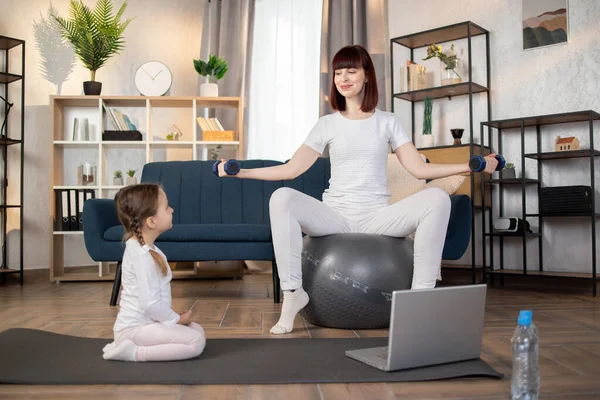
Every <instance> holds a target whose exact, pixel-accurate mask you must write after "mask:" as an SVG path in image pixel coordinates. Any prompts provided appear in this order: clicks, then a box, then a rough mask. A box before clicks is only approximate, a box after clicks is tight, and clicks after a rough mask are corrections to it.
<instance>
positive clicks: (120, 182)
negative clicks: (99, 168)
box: [113, 178, 123, 186]
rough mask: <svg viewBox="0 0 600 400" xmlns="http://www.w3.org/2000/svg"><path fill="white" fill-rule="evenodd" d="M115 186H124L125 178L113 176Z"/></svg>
mask: <svg viewBox="0 0 600 400" xmlns="http://www.w3.org/2000/svg"><path fill="white" fill-rule="evenodd" d="M113 185H114V186H123V178H113Z"/></svg>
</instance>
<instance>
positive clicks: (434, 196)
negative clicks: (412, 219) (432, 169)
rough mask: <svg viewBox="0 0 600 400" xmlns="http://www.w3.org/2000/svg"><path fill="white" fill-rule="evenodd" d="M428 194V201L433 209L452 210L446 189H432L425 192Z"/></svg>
mask: <svg viewBox="0 0 600 400" xmlns="http://www.w3.org/2000/svg"><path fill="white" fill-rule="evenodd" d="M423 192H424V193H427V201H428V202H429V204H430V205H431V206H432V207H433V208H436V209H437V208H441V209H447V210H448V211H449V210H450V196H449V195H448V193H446V191H445V190H444V189H440V188H437V187H432V188H428V189H425V190H423Z"/></svg>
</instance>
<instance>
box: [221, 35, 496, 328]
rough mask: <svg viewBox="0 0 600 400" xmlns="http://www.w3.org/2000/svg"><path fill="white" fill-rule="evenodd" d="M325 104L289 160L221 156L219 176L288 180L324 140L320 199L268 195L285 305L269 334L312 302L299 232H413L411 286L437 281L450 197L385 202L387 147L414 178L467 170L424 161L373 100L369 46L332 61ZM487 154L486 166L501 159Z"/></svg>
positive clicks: (490, 168) (427, 193)
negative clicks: (228, 164) (325, 170)
mask: <svg viewBox="0 0 600 400" xmlns="http://www.w3.org/2000/svg"><path fill="white" fill-rule="evenodd" d="M332 70H333V71H334V72H335V73H334V76H333V78H332V85H331V93H330V100H329V101H330V104H331V107H332V108H333V109H334V110H337V111H336V112H335V113H332V114H329V115H326V116H323V117H321V118H320V119H319V121H318V122H317V123H316V125H315V126H314V127H313V129H312V131H311V132H310V134H309V135H308V138H307V139H306V141H305V142H304V144H303V145H302V146H301V147H300V148H299V149H298V150H297V151H296V153H295V154H294V155H293V157H292V158H291V159H290V161H289V162H288V163H286V164H283V165H278V166H274V167H265V168H256V169H242V170H241V171H239V173H238V174H237V175H227V174H226V173H225V171H224V163H225V161H226V160H222V161H223V162H221V163H220V164H219V176H221V177H230V176H231V177H237V178H241V179H260V180H286V179H294V178H296V177H297V176H299V175H301V174H302V173H304V172H305V171H306V170H307V169H308V168H310V166H311V165H313V163H314V162H315V161H316V160H317V158H318V157H319V156H320V155H321V154H322V153H323V151H324V149H325V147H326V146H329V154H330V161H331V179H330V182H329V189H327V190H325V193H324V194H323V201H322V202H321V201H319V200H316V199H315V198H313V197H311V196H308V195H306V194H303V193H301V192H298V191H296V190H294V189H290V188H280V189H278V190H276V191H275V192H274V193H273V195H272V197H271V199H270V203H269V206H270V219H271V229H272V235H273V246H274V248H275V259H276V261H277V266H278V271H279V277H280V280H281V289H282V290H283V306H282V312H281V317H280V319H279V321H278V322H277V324H276V325H275V326H273V327H272V328H271V333H273V334H286V333H290V332H292V330H293V324H294V319H295V317H296V314H297V313H298V312H299V311H300V310H301V309H302V308H304V306H306V304H307V303H308V301H309V298H308V294H307V293H306V292H305V291H304V290H303V289H302V268H301V261H302V259H301V255H302V232H304V233H306V234H307V235H309V236H324V235H331V234H335V233H344V232H362V233H373V234H380V235H388V236H395V237H402V236H407V235H409V234H410V233H412V232H415V243H414V275H413V281H412V288H413V289H421V288H432V287H434V286H435V282H436V278H437V274H438V269H439V266H440V263H441V257H442V250H443V247H444V240H445V237H446V230H447V227H448V220H449V217H450V198H449V196H448V194H447V193H446V192H444V191H443V190H441V189H438V188H430V189H426V190H423V191H420V192H418V193H416V194H414V195H412V196H409V197H408V198H405V199H403V200H401V201H398V202H396V203H394V204H392V205H390V204H389V196H390V193H389V191H388V187H387V177H386V165H387V158H388V151H389V147H390V146H391V148H392V150H393V151H394V153H395V154H396V156H397V157H398V159H399V160H400V162H401V163H402V165H403V166H404V167H405V168H406V170H407V171H408V172H409V173H410V174H412V175H413V176H414V177H416V178H418V179H436V178H443V177H446V176H450V175H456V174H462V173H465V172H470V168H469V165H468V161H465V163H463V164H429V163H425V162H424V161H423V160H422V159H421V156H420V155H419V152H418V151H417V149H416V148H415V146H414V145H413V144H412V143H411V141H410V138H409V136H408V134H407V133H406V131H405V129H404V127H403V125H402V123H401V122H400V120H399V119H398V117H396V115H395V114H393V113H390V112H384V111H381V110H379V109H377V108H376V106H377V99H378V93H377V80H376V76H375V68H374V66H373V62H372V60H371V57H370V56H369V53H368V52H367V51H366V50H365V49H364V48H363V47H361V46H356V45H355V46H346V47H344V48H342V49H341V50H340V51H339V52H338V53H337V54H336V55H335V56H334V58H333V60H332ZM494 156H495V155H494V154H490V155H489V156H488V157H486V158H485V159H486V168H485V172H487V173H490V174H491V173H493V172H494V171H495V169H496V166H497V164H498V161H497V160H496V159H495V157H494Z"/></svg>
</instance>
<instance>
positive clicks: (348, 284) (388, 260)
mask: <svg viewBox="0 0 600 400" xmlns="http://www.w3.org/2000/svg"><path fill="white" fill-rule="evenodd" d="M413 254H414V252H413V241H412V240H411V239H408V238H395V237H390V236H383V235H375V234H363V233H340V234H334V235H328V236H321V237H309V236H306V237H305V238H304V249H303V250H302V281H303V284H302V286H303V287H304V290H305V291H306V292H307V293H308V295H309V296H310V301H309V303H308V305H307V306H306V307H305V308H304V309H303V310H302V311H301V315H302V316H303V317H304V318H306V320H307V321H309V322H310V323H312V324H313V325H318V326H324V327H329V328H341V329H378V328H388V327H389V324H390V313H391V309H392V298H391V295H392V292H393V291H394V290H402V289H410V287H411V283H412V276H413Z"/></svg>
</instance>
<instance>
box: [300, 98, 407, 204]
mask: <svg viewBox="0 0 600 400" xmlns="http://www.w3.org/2000/svg"><path fill="white" fill-rule="evenodd" d="M408 142H410V138H409V136H408V134H407V133H406V130H405V129H404V126H403V125H402V123H401V122H400V120H399V119H398V117H397V116H396V115H395V114H393V113H390V112H386V111H381V110H378V109H375V112H374V114H373V115H372V116H370V117H369V118H366V119H360V120H352V119H348V118H346V117H344V116H343V115H342V114H341V113H339V112H336V113H333V114H329V115H325V116H323V117H321V118H319V121H318V122H317V123H316V124H315V126H314V127H313V129H312V130H311V132H310V134H309V135H308V138H307V139H306V140H305V142H304V144H305V145H307V146H309V147H311V148H312V149H314V150H316V151H317V152H319V153H320V154H323V151H324V150H325V147H326V146H329V157H330V162H331V179H330V181H329V188H328V189H326V190H325V192H324V193H323V202H324V203H326V204H328V205H330V206H332V207H334V208H337V209H340V210H342V211H359V210H373V209H377V208H380V207H383V206H387V205H388V204H389V197H390V192H389V190H388V185H387V173H386V171H387V159H388V154H389V147H390V146H391V147H392V150H396V149H397V148H398V147H400V146H402V145H403V144H405V143H408Z"/></svg>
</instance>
